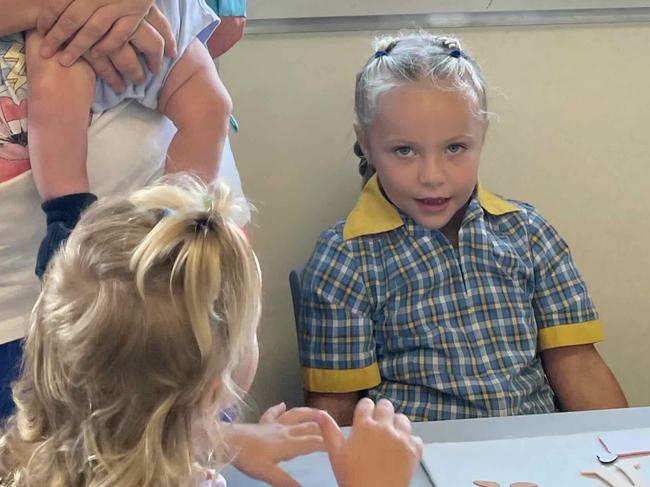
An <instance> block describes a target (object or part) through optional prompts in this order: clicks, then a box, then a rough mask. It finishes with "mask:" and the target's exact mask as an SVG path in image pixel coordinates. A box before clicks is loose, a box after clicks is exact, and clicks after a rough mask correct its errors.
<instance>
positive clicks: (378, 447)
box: [318, 398, 422, 487]
mask: <svg viewBox="0 0 650 487" xmlns="http://www.w3.org/2000/svg"><path fill="white" fill-rule="evenodd" d="M318 423H319V425H320V429H321V432H322V433H323V440H324V441H325V448H326V450H327V453H328V455H329V458H330V462H331V464H332V469H333V470H334V475H335V476H336V480H337V482H338V485H339V487H366V486H370V485H381V486H382V487H407V486H408V485H409V482H410V481H411V478H412V477H413V472H414V471H415V467H416V466H417V463H418V461H419V459H420V458H421V457H422V440H421V439H420V438H419V437H416V436H412V435H411V422H410V421H409V420H408V418H407V417H406V416H404V415H403V414H395V410H394V409H393V405H392V404H391V403H390V401H387V400H386V399H381V400H379V402H377V405H376V406H375V403H373V402H372V401H371V400H370V399H368V398H363V399H361V400H360V401H359V403H358V404H357V407H356V409H355V411H354V421H353V423H352V432H351V433H350V436H349V438H348V439H347V440H346V439H345V437H344V436H343V434H342V433H341V430H340V429H339V427H338V425H337V424H336V422H335V421H334V420H333V419H332V417H331V416H330V415H329V414H327V413H326V412H324V411H322V412H321V414H320V417H319V420H318Z"/></svg>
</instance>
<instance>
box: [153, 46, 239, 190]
mask: <svg viewBox="0 0 650 487" xmlns="http://www.w3.org/2000/svg"><path fill="white" fill-rule="evenodd" d="M231 108H232V103H231V100H230V96H229V95H228V92H227V91H226V88H225V87H224V85H223V83H222V82H221V80H220V79H219V75H218V74H217V70H216V68H215V67H214V63H213V61H212V59H211V58H210V55H209V54H208V52H207V50H206V48H205V46H203V45H202V44H201V43H200V42H199V41H198V40H196V41H194V42H193V43H192V44H190V46H189V47H188V48H187V50H186V51H185V53H184V54H183V56H182V57H181V59H180V60H179V61H178V63H176V65H175V66H174V69H172V71H171V73H170V74H169V77H168V78H167V81H166V82H165V86H164V87H163V89H162V91H161V94H160V103H159V110H160V112H161V113H163V114H164V115H165V116H167V117H169V118H170V119H171V120H172V122H174V125H176V128H177V129H178V132H176V135H175V136H174V138H173V139H172V142H171V144H170V146H169V149H168V150H167V165H166V172H167V173H171V172H178V171H189V172H192V173H194V174H196V175H197V176H199V177H200V178H201V179H203V180H204V181H206V182H211V181H213V180H214V179H215V178H216V177H217V174H218V172H219V163H220V161H221V155H222V153H223V146H224V142H225V139H226V135H227V133H228V122H229V117H230V111H231Z"/></svg>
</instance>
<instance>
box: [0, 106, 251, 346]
mask: <svg viewBox="0 0 650 487" xmlns="http://www.w3.org/2000/svg"><path fill="white" fill-rule="evenodd" d="M175 130H176V129H175V127H174V126H173V125H172V123H171V122H170V121H169V120H168V119H167V118H165V117H163V116H162V115H160V114H159V113H158V112H156V111H153V110H149V109H147V108H145V107H143V106H141V105H140V104H138V103H137V102H135V101H125V102H123V103H122V104H120V105H118V106H117V107H115V108H113V109H111V110H109V111H107V112H104V113H101V114H97V115H95V116H94V117H93V121H92V123H91V125H90V127H89V129H88V159H87V168H88V177H89V180H90V188H91V191H92V192H94V193H95V194H97V196H99V197H101V196H106V195H112V194H118V193H129V192H131V191H133V190H135V189H137V188H141V187H142V186H145V185H146V184H148V183H150V182H151V181H153V180H154V179H156V178H157V177H158V176H160V175H161V174H162V173H163V169H164V163H165V154H166V153H167V147H168V145H169V142H170V141H171V138H172V137H173V135H174V133H175ZM219 175H220V177H221V178H223V179H224V180H225V181H226V182H227V183H228V184H229V185H230V186H231V188H232V189H233V191H234V192H235V194H236V195H239V196H242V197H243V192H242V188H241V181H240V179H239V173H238V172H237V168H236V166H235V162H234V159H233V157H232V152H231V150H230V146H229V145H228V144H227V146H226V148H225V150H224V156H223V158H222V162H221V169H220V172H219ZM40 205H41V199H40V197H39V195H38V192H37V191H36V187H35V186H34V182H33V180H32V174H31V171H28V172H25V173H23V174H21V175H19V176H17V177H15V178H13V179H10V180H9V181H6V182H4V183H0V344H2V343H6V342H9V341H12V340H17V339H19V338H22V337H23V336H24V334H25V327H26V323H27V320H28V317H29V313H30V311H31V309H32V307H33V305H34V303H35V301H36V298H37V296H38V292H39V281H38V279H37V278H36V276H35V275H34V266H35V263H36V253H37V250H38V246H39V244H40V242H41V239H42V238H43V236H44V234H45V215H44V214H43V212H42V211H41V208H40ZM249 219H250V213H248V212H247V213H245V214H242V215H240V216H239V218H238V223H240V224H242V225H243V224H245V223H247V222H248V220H249Z"/></svg>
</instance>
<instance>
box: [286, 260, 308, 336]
mask: <svg viewBox="0 0 650 487" xmlns="http://www.w3.org/2000/svg"><path fill="white" fill-rule="evenodd" d="M304 272H305V268H304V266H303V267H298V268H297V269H293V270H292V271H291V272H290V273H289V287H290V288H291V301H292V302H293V317H294V320H295V322H296V334H299V333H300V328H301V326H300V306H301V303H300V300H301V298H302V294H301V293H302V275H303V273H304ZM298 345H300V343H298Z"/></svg>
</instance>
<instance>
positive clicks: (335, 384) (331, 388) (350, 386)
mask: <svg viewBox="0 0 650 487" xmlns="http://www.w3.org/2000/svg"><path fill="white" fill-rule="evenodd" d="M302 382H303V384H304V386H305V389H307V390H308V391H311V392H334V393H336V392H355V391H363V390H365V389H370V388H371V387H375V386H376V385H377V384H379V383H380V382H381V375H380V374H379V367H378V366H377V364H376V363H375V364H372V365H369V366H368V367H364V368H362V369H310V368H308V367H303V369H302Z"/></svg>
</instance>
